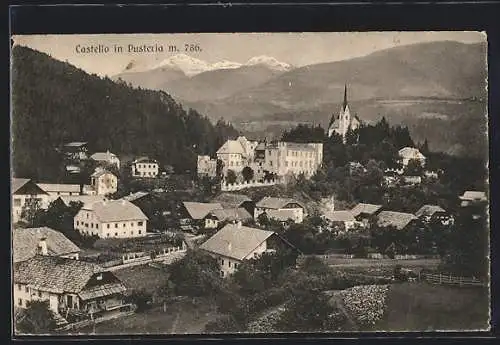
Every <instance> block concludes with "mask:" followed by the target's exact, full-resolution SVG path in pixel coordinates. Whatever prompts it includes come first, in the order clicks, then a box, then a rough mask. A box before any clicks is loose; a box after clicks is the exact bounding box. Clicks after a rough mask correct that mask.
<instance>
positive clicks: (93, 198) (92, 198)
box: [59, 195, 106, 208]
mask: <svg viewBox="0 0 500 345" xmlns="http://www.w3.org/2000/svg"><path fill="white" fill-rule="evenodd" d="M59 199H61V200H62V202H64V204H65V205H66V206H69V205H70V203H71V202H81V203H83V207H85V208H89V207H91V205H92V204H93V203H96V202H100V201H104V200H106V198H105V197H104V196H102V195H63V196H60V197H59Z"/></svg>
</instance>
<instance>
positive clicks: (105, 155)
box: [90, 150, 120, 169]
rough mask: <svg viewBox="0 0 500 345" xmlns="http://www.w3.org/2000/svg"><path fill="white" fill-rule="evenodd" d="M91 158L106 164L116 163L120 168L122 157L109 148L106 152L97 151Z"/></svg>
mask: <svg viewBox="0 0 500 345" xmlns="http://www.w3.org/2000/svg"><path fill="white" fill-rule="evenodd" d="M90 159H92V160H94V161H96V162H98V163H101V164H104V165H108V164H109V165H114V166H116V168H117V169H120V159H119V158H118V156H117V155H115V154H114V153H111V152H109V150H107V151H106V152H96V153H94V154H93V155H92V156H90Z"/></svg>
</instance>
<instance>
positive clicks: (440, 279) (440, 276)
mask: <svg viewBox="0 0 500 345" xmlns="http://www.w3.org/2000/svg"><path fill="white" fill-rule="evenodd" d="M442 282H443V275H442V274H441V273H439V284H441V283H442Z"/></svg>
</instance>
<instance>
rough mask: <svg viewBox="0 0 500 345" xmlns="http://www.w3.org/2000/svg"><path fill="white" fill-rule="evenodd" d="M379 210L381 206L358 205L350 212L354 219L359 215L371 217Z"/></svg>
mask: <svg viewBox="0 0 500 345" xmlns="http://www.w3.org/2000/svg"><path fill="white" fill-rule="evenodd" d="M381 208H382V205H375V204H364V203H359V204H357V205H356V206H354V208H353V209H352V210H351V213H352V215H353V216H354V217H357V216H359V215H360V214H369V215H373V214H375V213H377V211H379V210H380V209H381Z"/></svg>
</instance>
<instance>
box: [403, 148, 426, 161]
mask: <svg viewBox="0 0 500 345" xmlns="http://www.w3.org/2000/svg"><path fill="white" fill-rule="evenodd" d="M398 154H399V156H402V157H405V158H425V156H424V155H423V154H422V153H421V152H420V151H419V150H418V149H417V148H415V147H409V146H407V147H403V148H402V149H401V150H399V151H398Z"/></svg>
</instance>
